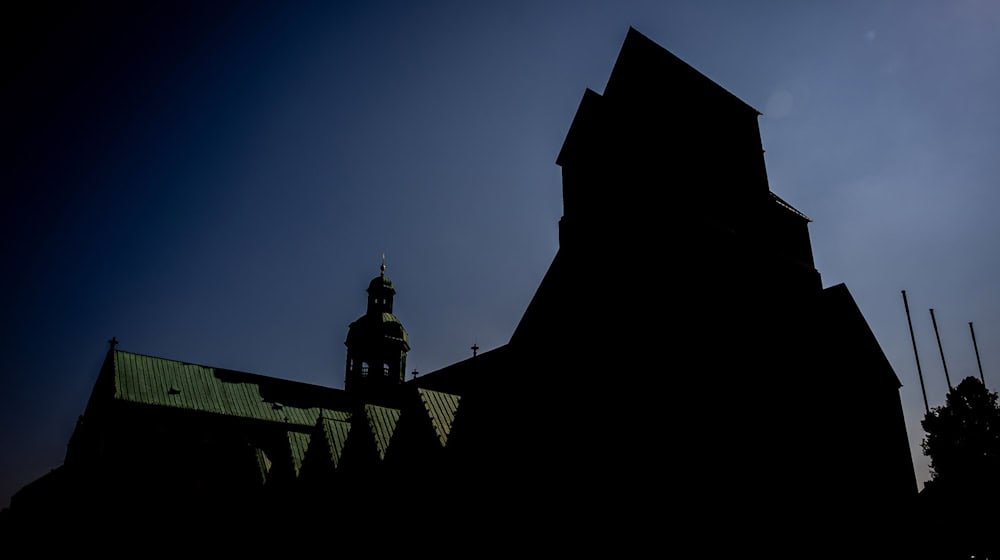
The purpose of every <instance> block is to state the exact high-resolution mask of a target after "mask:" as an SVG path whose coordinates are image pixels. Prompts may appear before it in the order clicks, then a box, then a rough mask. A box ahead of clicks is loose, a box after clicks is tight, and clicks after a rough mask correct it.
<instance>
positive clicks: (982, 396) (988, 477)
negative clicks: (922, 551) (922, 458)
mask: <svg viewBox="0 0 1000 560" xmlns="http://www.w3.org/2000/svg"><path fill="white" fill-rule="evenodd" d="M921 425H922V426H923V428H924V431H925V432H927V436H926V437H925V438H924V441H923V443H922V447H923V450H924V454H925V455H927V456H929V457H930V458H931V474H932V478H933V483H934V485H935V486H938V487H940V488H941V489H942V490H944V489H945V488H947V489H948V490H949V491H951V492H958V493H959V494H964V493H965V491H966V490H975V491H976V492H977V493H981V492H983V491H986V490H994V491H995V490H996V488H997V483H996V479H997V477H998V476H1000V405H998V403H997V394H996V393H994V392H990V391H988V390H987V389H986V387H985V386H984V385H983V384H982V383H981V382H980V381H979V380H978V379H976V378H974V377H967V378H965V379H964V380H962V382H961V383H959V384H958V386H957V387H955V389H954V390H953V391H951V392H949V393H948V397H947V400H946V403H945V405H944V406H939V407H937V408H934V409H932V410H931V411H930V412H928V413H927V415H926V416H925V417H924V420H923V422H921Z"/></svg>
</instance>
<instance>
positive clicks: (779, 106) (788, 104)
mask: <svg viewBox="0 0 1000 560" xmlns="http://www.w3.org/2000/svg"><path fill="white" fill-rule="evenodd" d="M794 107H795V97H794V96H793V95H792V94H791V93H789V92H788V91H787V90H783V89H779V90H778V91H775V92H774V93H772V94H771V97H769V98H768V100H767V105H766V106H765V107H764V114H765V115H767V116H768V117H769V118H774V119H780V118H783V117H787V116H788V115H789V114H790V113H791V112H792V109H793V108H794Z"/></svg>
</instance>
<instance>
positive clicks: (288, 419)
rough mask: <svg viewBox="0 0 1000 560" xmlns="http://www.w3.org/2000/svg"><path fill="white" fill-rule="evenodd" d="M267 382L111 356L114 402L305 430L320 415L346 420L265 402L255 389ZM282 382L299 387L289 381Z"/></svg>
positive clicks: (168, 362) (156, 360)
mask: <svg viewBox="0 0 1000 560" xmlns="http://www.w3.org/2000/svg"><path fill="white" fill-rule="evenodd" d="M268 381H269V379H268V378H264V377H261V376H256V375H253V374H248V373H240V372H232V371H229V370H219V369H216V368H211V367H206V366H199V365H195V364H188V363H184V362H178V361H175V360H167V359H163V358H154V357H151V356H143V355H141V354H132V353H129V352H122V351H115V352H114V386H115V393H114V398H115V399H118V400H122V401H128V402H135V403H142V404H148V405H158V406H167V407H171V408H180V409H187V410H194V411H199V412H208V413H212V414H221V415H225V416H237V417H241V418H251V419H254V420H265V421H270V422H280V423H286V424H294V425H298V426H304V427H308V428H312V427H314V426H315V425H316V422H317V420H318V419H319V418H320V416H323V417H325V418H332V419H338V420H349V419H350V417H351V414H350V413H349V412H345V411H341V410H333V409H328V408H320V407H301V406H294V405H290V404H288V403H282V402H280V400H278V399H275V397H274V396H272V397H270V399H269V398H265V397H264V396H263V395H262V394H261V384H262V383H266V382H268ZM286 383H287V384H288V386H293V385H299V384H296V383H295V382H293V381H288V382H286ZM316 389H317V390H323V388H319V387H317V388H316Z"/></svg>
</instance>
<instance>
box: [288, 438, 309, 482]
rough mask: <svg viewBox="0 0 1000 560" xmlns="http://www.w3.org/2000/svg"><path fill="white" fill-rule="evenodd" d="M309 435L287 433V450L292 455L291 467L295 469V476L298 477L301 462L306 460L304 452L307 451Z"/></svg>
mask: <svg viewBox="0 0 1000 560" xmlns="http://www.w3.org/2000/svg"><path fill="white" fill-rule="evenodd" d="M310 439H312V436H311V435H310V434H304V433H302V432H288V449H289V451H290V452H291V455H292V466H293V467H294V468H295V476H296V477H298V476H299V472H300V471H301V470H302V461H304V460H305V458H306V450H307V449H309V440H310Z"/></svg>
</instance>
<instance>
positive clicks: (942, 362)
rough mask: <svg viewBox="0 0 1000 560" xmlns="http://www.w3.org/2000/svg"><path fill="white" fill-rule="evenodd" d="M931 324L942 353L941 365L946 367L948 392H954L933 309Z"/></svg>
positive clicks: (945, 376) (945, 377)
mask: <svg viewBox="0 0 1000 560" xmlns="http://www.w3.org/2000/svg"><path fill="white" fill-rule="evenodd" d="M931 322H932V323H934V336H935V338H937V343H938V351H939V352H941V365H942V366H944V380H945V381H947V382H948V392H949V393H950V392H951V391H952V387H951V377H948V362H945V361H944V348H943V347H942V346H941V335H940V334H938V328H937V319H935V318H934V310H933V309H931Z"/></svg>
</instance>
